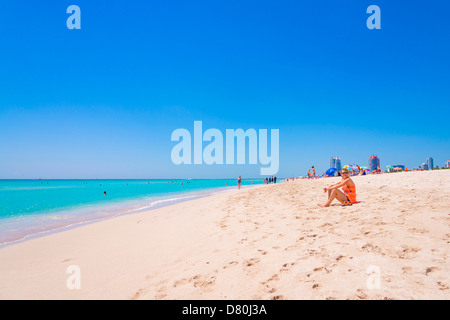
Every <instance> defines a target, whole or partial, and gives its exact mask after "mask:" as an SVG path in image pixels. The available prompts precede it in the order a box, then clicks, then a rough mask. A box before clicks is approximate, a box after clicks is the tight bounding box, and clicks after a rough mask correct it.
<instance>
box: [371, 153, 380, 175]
mask: <svg viewBox="0 0 450 320" xmlns="http://www.w3.org/2000/svg"><path fill="white" fill-rule="evenodd" d="M379 166H380V159H379V158H378V156H375V155H371V156H370V158H369V170H370V171H373V170H376V169H378V167H379Z"/></svg>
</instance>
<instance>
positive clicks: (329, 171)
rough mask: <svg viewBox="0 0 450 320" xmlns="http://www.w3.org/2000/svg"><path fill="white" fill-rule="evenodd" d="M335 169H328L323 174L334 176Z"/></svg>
mask: <svg viewBox="0 0 450 320" xmlns="http://www.w3.org/2000/svg"><path fill="white" fill-rule="evenodd" d="M336 171H337V169H336V168H330V169H328V170H327V172H325V173H326V174H327V175H329V176H334V174H335V173H336Z"/></svg>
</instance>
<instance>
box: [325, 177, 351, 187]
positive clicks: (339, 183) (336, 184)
mask: <svg viewBox="0 0 450 320" xmlns="http://www.w3.org/2000/svg"><path fill="white" fill-rule="evenodd" d="M349 180H350V178H347V179H345V180H342V181H341V182H338V183H335V184H332V185H331V186H329V187H328V188H327V190H333V189H338V188H340V187H343V186H345V185H346V184H347V183H348V181H349Z"/></svg>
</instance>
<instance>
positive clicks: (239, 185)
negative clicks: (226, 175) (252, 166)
mask: <svg viewBox="0 0 450 320" xmlns="http://www.w3.org/2000/svg"><path fill="white" fill-rule="evenodd" d="M237 183H238V189H239V190H241V183H242V179H241V176H239V179H238V180H237Z"/></svg>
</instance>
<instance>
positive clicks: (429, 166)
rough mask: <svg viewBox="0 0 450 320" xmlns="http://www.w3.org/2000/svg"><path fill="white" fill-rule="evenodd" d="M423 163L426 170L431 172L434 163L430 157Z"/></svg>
mask: <svg viewBox="0 0 450 320" xmlns="http://www.w3.org/2000/svg"><path fill="white" fill-rule="evenodd" d="M425 163H426V164H427V167H428V170H433V168H434V163H433V158H432V157H429V158H428V159H427V160H425Z"/></svg>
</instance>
